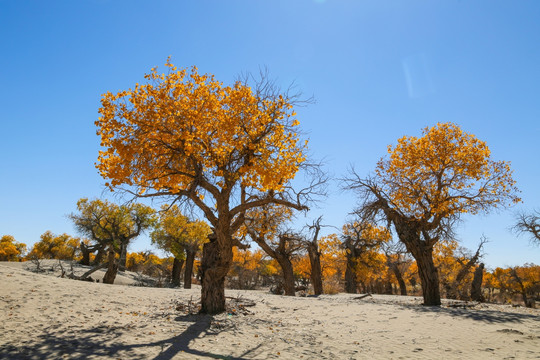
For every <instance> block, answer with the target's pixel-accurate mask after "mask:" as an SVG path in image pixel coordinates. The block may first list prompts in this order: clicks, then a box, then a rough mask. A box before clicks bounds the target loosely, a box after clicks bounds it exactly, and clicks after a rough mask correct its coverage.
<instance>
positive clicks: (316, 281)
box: [307, 243, 323, 295]
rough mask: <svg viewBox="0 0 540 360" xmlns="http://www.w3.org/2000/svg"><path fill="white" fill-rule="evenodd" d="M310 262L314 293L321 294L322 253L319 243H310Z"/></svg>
mask: <svg viewBox="0 0 540 360" xmlns="http://www.w3.org/2000/svg"><path fill="white" fill-rule="evenodd" d="M307 250H308V254H309V262H310V264H311V274H310V277H311V284H312V285H313V293H314V294H315V295H321V294H322V293H323V283H322V272H321V253H320V252H319V249H318V246H317V244H313V243H308V246H307Z"/></svg>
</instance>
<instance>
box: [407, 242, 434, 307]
mask: <svg viewBox="0 0 540 360" xmlns="http://www.w3.org/2000/svg"><path fill="white" fill-rule="evenodd" d="M411 250H412V251H411V252H412V255H413V256H414V258H415V259H416V264H417V266H418V275H419V276H420V282H421V285H422V296H423V297H424V305H427V306H439V305H441V292H440V289H439V272H438V271H437V267H436V266H435V264H434V263H433V248H432V247H428V246H420V247H418V248H414V249H411Z"/></svg>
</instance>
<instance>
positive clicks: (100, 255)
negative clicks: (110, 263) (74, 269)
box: [92, 247, 105, 265]
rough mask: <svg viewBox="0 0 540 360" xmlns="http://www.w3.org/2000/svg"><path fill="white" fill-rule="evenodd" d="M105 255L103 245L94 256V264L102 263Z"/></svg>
mask: <svg viewBox="0 0 540 360" xmlns="http://www.w3.org/2000/svg"><path fill="white" fill-rule="evenodd" d="M104 256H105V247H101V248H99V249H98V251H97V254H96V257H95V258H94V261H93V263H92V265H98V264H101V263H102V262H103V257H104Z"/></svg>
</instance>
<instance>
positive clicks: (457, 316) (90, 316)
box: [0, 263, 540, 359]
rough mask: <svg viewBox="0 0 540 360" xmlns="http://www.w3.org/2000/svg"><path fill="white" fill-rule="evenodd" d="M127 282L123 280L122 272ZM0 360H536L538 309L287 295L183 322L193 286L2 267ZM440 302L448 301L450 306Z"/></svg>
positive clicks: (257, 298)
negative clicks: (120, 282) (76, 277)
mask: <svg viewBox="0 0 540 360" xmlns="http://www.w3.org/2000/svg"><path fill="white" fill-rule="evenodd" d="M122 276H123V275H122ZM0 284H1V285H0V317H1V319H2V322H1V323H0V334H1V336H0V358H1V359H4V358H6V359H71V358H73V359H80V358H85V359H206V358H208V359H216V358H217V359H392V358H395V359H398V358H414V359H433V358H444V359H466V358H475V359H493V358H497V359H502V358H516V359H533V358H539V357H540V310H534V309H526V308H513V307H510V306H502V305H486V304H480V305H478V306H475V307H473V308H454V307H448V306H442V307H435V308H432V307H424V306H422V305H420V303H421V300H420V299H419V298H414V297H402V296H383V295H374V296H373V297H367V298H364V299H361V300H358V299H355V297H357V296H358V295H350V294H339V295H323V296H319V297H307V298H301V297H285V296H276V295H271V294H269V293H267V292H264V291H236V290H234V291H233V290H228V291H226V294H227V296H229V297H231V298H234V299H240V300H241V301H243V302H244V303H245V304H249V303H251V302H254V303H255V304H256V305H255V306H246V307H242V306H237V305H238V304H236V305H235V303H236V302H235V301H234V300H233V299H229V300H230V302H231V304H232V305H235V310H236V311H235V312H232V310H231V313H230V314H228V313H224V314H220V315H216V316H208V315H197V314H189V313H188V312H189V311H188V310H189V307H191V308H192V309H193V308H194V307H195V303H196V302H197V301H198V300H199V298H200V288H199V287H198V286H194V287H193V289H191V290H184V289H162V288H148V287H136V286H123V285H106V284H102V283H88V282H82V281H76V280H71V279H65V278H64V279H62V278H58V277H55V276H47V275H43V274H36V273H32V272H29V271H26V270H24V267H23V265H19V264H17V265H13V264H8V263H0ZM446 304H447V305H448V303H446Z"/></svg>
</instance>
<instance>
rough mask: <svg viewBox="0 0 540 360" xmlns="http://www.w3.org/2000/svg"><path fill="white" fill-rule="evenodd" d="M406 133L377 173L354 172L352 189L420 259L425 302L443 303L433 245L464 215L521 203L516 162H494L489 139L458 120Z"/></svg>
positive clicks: (390, 149) (369, 212)
mask: <svg viewBox="0 0 540 360" xmlns="http://www.w3.org/2000/svg"><path fill="white" fill-rule="evenodd" d="M422 133H423V136H422V137H415V136H404V137H402V138H401V139H399V140H398V143H397V145H396V146H389V147H388V153H389V157H388V158H382V159H381V160H380V161H379V162H378V163H377V167H376V170H375V175H374V176H372V177H367V178H362V177H361V176H359V175H358V174H356V173H355V172H354V171H353V172H352V175H353V176H352V177H350V178H349V179H347V180H346V183H347V187H348V188H349V189H352V190H356V191H358V192H359V194H360V196H361V199H362V205H361V207H360V209H359V213H362V214H363V215H364V216H372V217H374V216H376V215H378V214H381V215H383V218H384V219H385V221H387V222H388V223H391V224H393V225H394V228H395V230H396V232H397V234H398V237H399V239H400V241H402V242H403V243H404V244H405V246H406V247H407V250H408V251H409V252H410V253H411V254H412V255H413V256H414V257H415V259H416V261H417V263H418V270H419V273H420V278H421V280H422V290H423V292H424V303H425V304H426V305H439V304H440V293H439V281H438V273H437V268H436V267H435V265H434V264H433V246H434V245H435V244H436V243H437V242H438V241H439V240H441V239H442V238H445V237H446V238H448V237H449V236H451V232H452V224H453V223H454V222H455V221H457V220H459V219H460V217H461V215H462V214H464V213H470V214H477V213H479V212H488V211H489V210H490V209H493V208H497V207H505V206H509V205H512V204H514V203H517V202H519V201H521V199H520V198H519V197H518V195H517V194H518V193H519V190H518V189H517V187H516V182H515V181H514V179H513V178H512V170H511V169H510V164H509V163H508V162H506V161H493V160H491V157H490V155H491V153H490V151H489V148H488V147H487V145H486V143H485V142H483V141H481V140H479V139H477V138H476V137H475V136H474V135H472V134H468V133H466V132H464V131H463V130H462V129H461V128H460V127H459V126H457V125H455V124H452V123H439V124H437V125H435V126H433V127H431V128H425V129H424V130H423V132H422Z"/></svg>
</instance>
